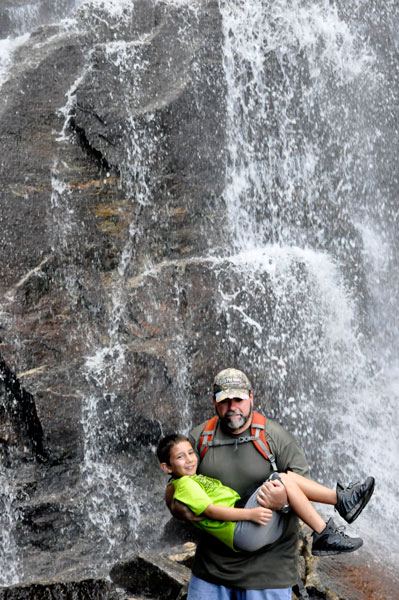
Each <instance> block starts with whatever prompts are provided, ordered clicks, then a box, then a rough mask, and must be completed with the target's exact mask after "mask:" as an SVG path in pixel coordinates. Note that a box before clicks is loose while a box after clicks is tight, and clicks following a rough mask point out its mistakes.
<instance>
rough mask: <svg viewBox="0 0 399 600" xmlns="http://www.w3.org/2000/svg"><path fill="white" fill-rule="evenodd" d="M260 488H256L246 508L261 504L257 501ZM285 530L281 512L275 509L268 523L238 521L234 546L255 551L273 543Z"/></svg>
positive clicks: (238, 548)
mask: <svg viewBox="0 0 399 600" xmlns="http://www.w3.org/2000/svg"><path fill="white" fill-rule="evenodd" d="M257 495H258V490H256V491H255V492H254V493H253V494H252V496H250V498H249V499H248V502H247V503H246V504H245V508H256V507H257V506H260V504H258V503H257V501H256V496H257ZM282 532H283V523H282V516H281V513H280V512H278V511H275V510H274V511H273V515H272V518H271V519H270V521H269V522H268V524H267V525H258V524H257V523H253V522H252V521H237V523H236V526H235V528H234V540H233V543H234V548H236V550H245V551H246V552H255V551H256V550H259V549H260V548H262V547H263V546H266V545H267V544H272V543H273V542H275V541H276V540H278V538H279V537H280V535H281V534H282Z"/></svg>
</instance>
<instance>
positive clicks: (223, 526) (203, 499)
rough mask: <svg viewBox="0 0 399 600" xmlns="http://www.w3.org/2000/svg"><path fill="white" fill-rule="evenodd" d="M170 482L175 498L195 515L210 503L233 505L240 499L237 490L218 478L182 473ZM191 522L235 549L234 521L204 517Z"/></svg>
mask: <svg viewBox="0 0 399 600" xmlns="http://www.w3.org/2000/svg"><path fill="white" fill-rule="evenodd" d="M171 483H172V485H173V487H174V489H175V492H174V494H173V497H174V498H175V500H179V501H180V502H183V504H186V505H187V506H188V507H189V508H190V509H191V510H192V511H193V513H194V514H195V515H201V514H202V513H203V512H204V510H205V509H207V508H208V506H209V505H210V504H217V505H221V506H228V507H233V506H234V504H235V503H236V502H237V500H239V499H240V496H239V494H237V492H235V491H234V490H232V489H231V488H229V487H227V486H225V485H223V484H222V483H221V482H220V481H219V480H218V479H212V478H211V477H206V476H205V475H191V476H188V475H183V477H180V478H179V479H173V480H172V481H171ZM193 524H194V525H195V526H196V527H199V528H200V529H204V530H205V531H206V532H207V533H210V534H211V535H214V536H215V537H217V538H218V539H219V540H220V541H221V542H223V543H224V544H227V546H229V548H232V549H233V550H235V548H234V546H233V538H234V527H235V525H236V523H235V521H214V520H213V519H204V520H203V521H194V522H193Z"/></svg>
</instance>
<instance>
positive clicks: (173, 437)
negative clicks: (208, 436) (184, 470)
mask: <svg viewBox="0 0 399 600" xmlns="http://www.w3.org/2000/svg"><path fill="white" fill-rule="evenodd" d="M189 441H190V440H189V439H188V437H186V436H185V435H183V434H181V433H171V434H170V435H167V436H166V437H164V438H162V439H161V441H160V442H159V443H158V447H157V456H158V460H159V462H160V463H163V462H164V463H167V464H169V460H170V451H171V450H172V448H173V446H176V444H178V443H179V442H189Z"/></svg>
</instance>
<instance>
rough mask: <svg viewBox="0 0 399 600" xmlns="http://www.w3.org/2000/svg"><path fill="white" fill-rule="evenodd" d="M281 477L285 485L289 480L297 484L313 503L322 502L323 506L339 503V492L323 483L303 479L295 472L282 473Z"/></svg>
mask: <svg viewBox="0 0 399 600" xmlns="http://www.w3.org/2000/svg"><path fill="white" fill-rule="evenodd" d="M279 475H280V477H281V479H282V481H283V483H284V485H285V484H286V481H287V479H288V480H290V481H293V482H294V483H296V484H297V486H298V487H299V488H300V489H301V490H302V492H303V493H304V494H305V496H306V497H307V498H308V500H310V501H311V502H321V503H322V504H332V505H333V506H334V505H335V504H336V503H337V492H336V491H335V490H332V489H330V488H328V487H326V486H325V485H322V484H321V483H317V482H316V481H313V480H312V479H307V478H306V477H302V475H299V474H298V473H294V472H293V471H288V473H280V474H279Z"/></svg>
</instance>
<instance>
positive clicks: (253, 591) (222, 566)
mask: <svg viewBox="0 0 399 600" xmlns="http://www.w3.org/2000/svg"><path fill="white" fill-rule="evenodd" d="M213 402H214V407H215V411H216V414H217V416H218V420H217V422H216V425H215V427H214V431H213V432H212V433H211V434H210V436H208V438H207V439H208V445H206V444H205V445H204V436H203V431H204V427H205V425H206V424H205V423H203V424H202V425H199V426H198V427H195V428H194V429H193V430H192V432H191V433H190V441H191V443H192V446H193V448H195V449H196V450H198V449H199V447H200V446H201V444H202V452H201V455H202V458H201V462H200V464H199V467H198V471H197V472H198V473H200V474H203V475H207V476H208V477H214V478H215V479H220V480H221V481H222V483H223V484H224V485H227V486H229V487H231V488H233V489H234V490H236V491H237V492H238V493H239V495H240V496H241V497H245V496H246V495H247V494H248V491H249V489H250V488H252V489H253V490H255V489H256V488H257V487H258V486H259V485H261V483H262V482H264V481H265V480H266V479H267V478H268V477H269V475H271V473H272V471H273V468H272V464H271V461H270V460H267V459H266V458H265V457H264V456H263V455H262V454H261V453H260V452H259V451H258V449H257V448H256V447H255V444H254V443H253V441H252V438H253V436H252V435H251V424H252V421H253V392H252V387H251V384H250V382H249V380H248V377H247V376H246V375H245V374H244V373H243V372H242V371H238V370H236V369H225V370H223V371H221V372H220V373H218V375H217V376H216V377H215V380H214V394H213ZM264 427H265V437H266V441H267V443H268V445H269V448H270V451H271V453H272V454H273V456H274V458H275V461H276V463H277V468H278V470H279V471H281V472H283V471H287V470H291V471H294V472H296V473H299V474H300V475H304V476H309V472H308V466H307V463H306V459H305V456H304V454H303V452H302V451H301V449H300V448H299V446H298V445H297V443H296V441H295V440H294V438H293V437H292V435H291V434H289V433H288V432H286V431H285V430H284V429H283V428H282V427H281V426H280V425H279V424H278V423H276V422H273V421H271V420H269V419H266V422H265V426H264ZM209 440H210V441H209ZM204 446H206V450H205V448H204ZM265 499H267V506H269V507H270V508H273V509H274V510H281V511H282V512H283V514H284V527H283V533H282V535H281V537H280V538H279V539H278V540H277V541H276V542H275V543H274V544H271V545H269V546H266V547H264V548H262V549H261V550H259V551H257V552H254V553H245V552H239V553H237V552H234V551H232V550H230V549H229V548H228V547H227V546H225V545H224V544H222V543H221V542H219V541H218V540H216V539H214V538H210V537H208V536H207V535H204V536H203V538H202V539H201V540H200V542H199V544H198V547H197V551H196V555H195V559H194V564H193V567H192V577H191V581H190V586H189V591H188V598H187V600H205V599H207V600H208V599H212V600H233V599H234V600H291V597H292V593H291V588H292V586H293V585H295V584H296V583H297V582H298V569H297V538H298V519H297V517H296V515H295V514H294V513H293V511H290V510H289V505H287V495H286V492H285V488H284V486H283V485H282V484H281V483H280V482H279V481H278V480H276V481H272V482H269V483H265V484H263V486H262V488H261V491H260V492H259V494H258V502H259V504H261V505H266V502H265ZM166 501H167V503H168V506H169V508H170V510H171V512H172V514H173V515H174V516H177V517H179V518H185V519H187V520H193V519H194V515H193V514H192V513H191V511H189V510H188V509H187V507H185V506H184V505H181V504H180V503H178V502H177V501H174V500H173V488H172V487H171V486H169V487H168V489H167V493H166Z"/></svg>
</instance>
